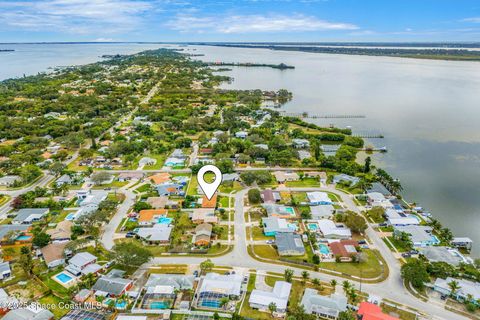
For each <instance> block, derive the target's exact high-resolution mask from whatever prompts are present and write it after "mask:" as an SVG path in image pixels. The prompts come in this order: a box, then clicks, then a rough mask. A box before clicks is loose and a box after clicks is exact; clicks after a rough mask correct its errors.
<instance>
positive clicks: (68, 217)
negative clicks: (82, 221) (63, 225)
mask: <svg viewBox="0 0 480 320" xmlns="http://www.w3.org/2000/svg"><path fill="white" fill-rule="evenodd" d="M74 218H75V214H74V213H69V214H68V216H66V217H65V220H68V221H72V220H73V219H74Z"/></svg>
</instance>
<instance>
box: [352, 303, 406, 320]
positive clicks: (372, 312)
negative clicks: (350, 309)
mask: <svg viewBox="0 0 480 320" xmlns="http://www.w3.org/2000/svg"><path fill="white" fill-rule="evenodd" d="M357 314H358V315H359V317H358V318H359V319H360V320H399V318H396V317H392V316H391V315H388V314H386V313H383V312H382V309H381V308H380V307H379V306H377V305H376V304H373V303H370V302H362V303H360V308H359V309H358V312H357Z"/></svg>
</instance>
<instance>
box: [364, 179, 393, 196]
mask: <svg viewBox="0 0 480 320" xmlns="http://www.w3.org/2000/svg"><path fill="white" fill-rule="evenodd" d="M367 193H381V194H382V195H383V196H384V197H391V196H392V193H391V192H390V191H388V189H387V188H385V186H384V185H383V184H382V183H380V182H374V183H372V185H371V187H370V188H368V190H367Z"/></svg>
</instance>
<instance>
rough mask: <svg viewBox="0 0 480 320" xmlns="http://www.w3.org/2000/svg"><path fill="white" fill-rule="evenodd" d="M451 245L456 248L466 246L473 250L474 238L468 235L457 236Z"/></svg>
mask: <svg viewBox="0 0 480 320" xmlns="http://www.w3.org/2000/svg"><path fill="white" fill-rule="evenodd" d="M450 243H451V245H452V246H453V247H456V248H465V249H467V250H469V251H470V250H472V246H473V240H472V239H470V238H466V237H455V238H453V240H452V241H450Z"/></svg>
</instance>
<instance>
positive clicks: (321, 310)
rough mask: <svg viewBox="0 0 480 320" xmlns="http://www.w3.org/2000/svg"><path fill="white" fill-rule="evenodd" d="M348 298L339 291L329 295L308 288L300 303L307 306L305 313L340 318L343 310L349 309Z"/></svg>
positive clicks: (326, 317)
mask: <svg viewBox="0 0 480 320" xmlns="http://www.w3.org/2000/svg"><path fill="white" fill-rule="evenodd" d="M347 303H348V300H347V298H346V297H345V296H343V295H340V294H338V293H335V294H331V295H329V296H322V295H319V294H318V292H317V290H315V289H312V288H306V289H305V292H304V293H303V297H302V301H301V302H300V304H301V305H302V306H303V307H304V308H305V313H307V314H313V315H316V316H317V317H321V318H325V319H338V315H339V314H340V312H342V311H346V310H347Z"/></svg>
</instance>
